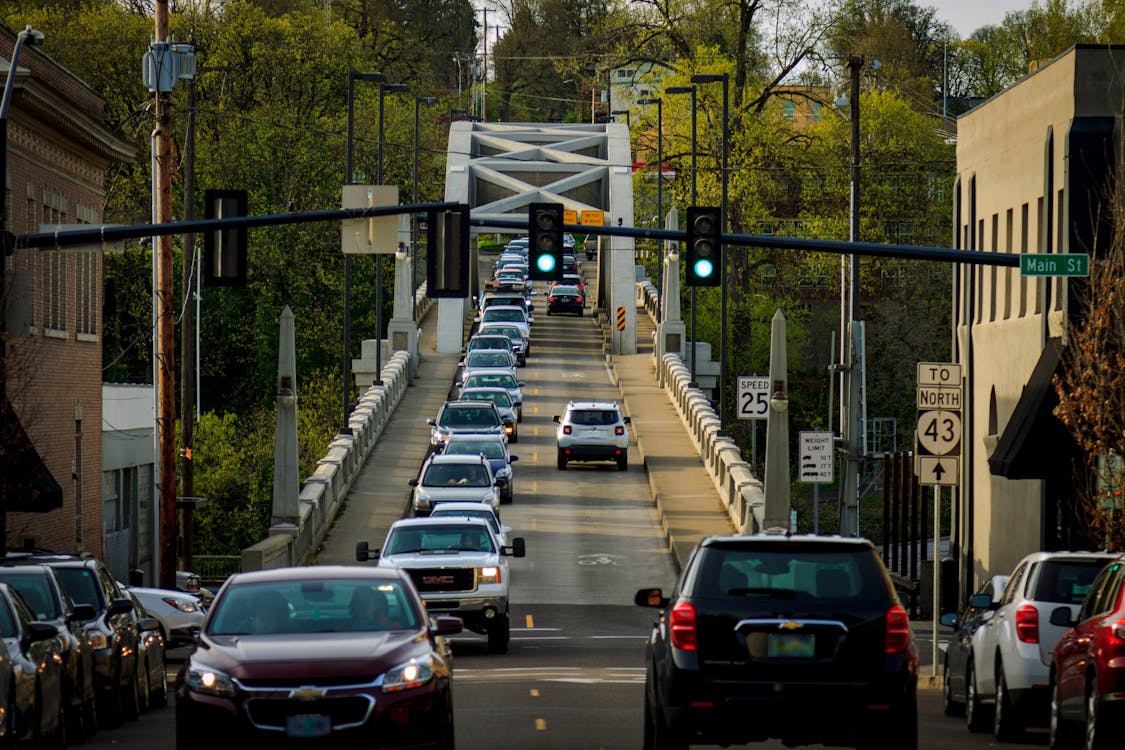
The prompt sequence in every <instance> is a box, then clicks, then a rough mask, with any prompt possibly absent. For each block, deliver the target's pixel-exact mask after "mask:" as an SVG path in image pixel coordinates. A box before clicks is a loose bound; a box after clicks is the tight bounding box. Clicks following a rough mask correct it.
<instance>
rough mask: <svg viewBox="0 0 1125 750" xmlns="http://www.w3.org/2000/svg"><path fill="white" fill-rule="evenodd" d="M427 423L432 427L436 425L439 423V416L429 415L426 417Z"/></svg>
mask: <svg viewBox="0 0 1125 750" xmlns="http://www.w3.org/2000/svg"><path fill="white" fill-rule="evenodd" d="M426 424H428V425H429V426H430V427H433V426H434V425H436V424H437V418H436V417H427V418H426Z"/></svg>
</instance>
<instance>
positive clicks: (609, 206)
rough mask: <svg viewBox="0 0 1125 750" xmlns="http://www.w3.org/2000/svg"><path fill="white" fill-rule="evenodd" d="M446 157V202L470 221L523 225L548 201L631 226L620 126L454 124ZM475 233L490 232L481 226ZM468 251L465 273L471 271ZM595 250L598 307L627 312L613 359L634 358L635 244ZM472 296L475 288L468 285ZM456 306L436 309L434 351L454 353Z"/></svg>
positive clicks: (606, 243) (607, 244) (625, 144)
mask: <svg viewBox="0 0 1125 750" xmlns="http://www.w3.org/2000/svg"><path fill="white" fill-rule="evenodd" d="M446 156H447V158H446V181H445V200H446V201H451V202H457V203H466V204H468V205H469V209H470V215H471V216H472V218H473V219H480V220H490V219H492V220H504V221H513V220H517V221H526V220H527V206H528V204H530V203H538V202H550V203H561V204H563V207H564V208H565V209H568V210H574V211H578V212H581V211H584V210H600V211H602V212H603V213H604V215H605V217H606V221H607V222H611V223H613V224H617V225H621V226H633V181H632V180H633V178H632V163H633V159H632V153H631V151H630V145H629V130H628V127H627V126H626V125H624V124H621V123H599V124H588V123H516V122H508V123H505V122H468V121H461V122H455V123H452V125H451V127H450V130H449V146H448V151H447V155H446ZM473 231H474V234H479V233H481V232H489V230H488V229H487V228H483V229H482V228H479V227H474V229H473ZM492 231H499V232H511V231H512V230H510V229H508V230H500V229H497V230H492ZM472 244H473V248H474V257H473V258H472V259H471V265H470V268H475V267H476V258H475V243H472ZM601 248H602V250H601V252H599V253H598V271H597V272H598V289H599V299H598V300H597V306H598V307H599V308H600V309H602V310H604V311H605V313H606V315H608V316H609V317H610V319H614V311H616V310H618V309H619V308H622V307H623V308H624V309H625V311H626V320H625V326H624V329H623V330H618V329H617V327H616V325H615V326H613V327H611V330H612V348H613V352H614V353H617V354H635V353H636V351H637V342H636V330H637V328H636V325H637V322H636V301H635V297H636V289H635V279H636V271H635V261H634V253H633V249H634V243H633V239H632V238H624V237H620V238H619V237H615V238H609V237H603V238H602V243H601ZM474 291H475V292H479V289H478V288H476V287H475V286H474ZM457 302H462V303H467V301H464V300H449V301H448V304H447V301H446V300H442V301H441V303H440V304H439V336H438V347H439V351H446V350H447V349H446V347H452V346H453V338H454V324H453V322H452V318H453V317H454V316H455V315H456V314H457V311H456V309H454V308H456V305H455V304H454V303H457ZM446 307H448V308H449V312H448V315H449V317H450V322H449V324H448V330H449V335H448V336H442V334H441V332H442V331H444V330H446V326H443V325H442V324H441V323H440V320H444V316H443V315H442V313H441V310H443V309H445V308H446ZM461 309H463V304H462V308H461ZM460 346H461V342H460V341H459V340H458V341H457V343H456V347H457V348H458V349H459V348H460ZM449 350H450V351H452V350H453V349H449Z"/></svg>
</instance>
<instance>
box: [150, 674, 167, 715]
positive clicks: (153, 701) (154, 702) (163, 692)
mask: <svg viewBox="0 0 1125 750" xmlns="http://www.w3.org/2000/svg"><path fill="white" fill-rule="evenodd" d="M149 704H150V705H151V706H152V707H153V708H164V707H165V706H167V705H168V670H167V669H162V670H160V681H159V682H158V683H157V684H156V688H155V689H154V690H153V691H152V697H151V698H150V699H149Z"/></svg>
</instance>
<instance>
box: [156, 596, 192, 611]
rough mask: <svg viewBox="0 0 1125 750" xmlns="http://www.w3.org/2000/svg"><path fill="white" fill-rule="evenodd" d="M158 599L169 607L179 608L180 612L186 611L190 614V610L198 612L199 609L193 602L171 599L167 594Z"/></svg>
mask: <svg viewBox="0 0 1125 750" xmlns="http://www.w3.org/2000/svg"><path fill="white" fill-rule="evenodd" d="M160 601H162V602H164V603H165V604H167V605H168V606H169V607H175V608H176V609H178V610H180V611H181V612H186V613H189V614H190V613H192V612H198V611H199V607H198V606H197V605H196V603H195V602H191V601H186V600H184V599H173V598H172V597H170V596H168V597H165V598H163V599H161V600H160Z"/></svg>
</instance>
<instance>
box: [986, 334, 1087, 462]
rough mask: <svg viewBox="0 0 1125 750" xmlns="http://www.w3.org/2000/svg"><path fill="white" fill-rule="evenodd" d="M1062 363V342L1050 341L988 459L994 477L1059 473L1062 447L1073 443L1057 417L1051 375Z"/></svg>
mask: <svg viewBox="0 0 1125 750" xmlns="http://www.w3.org/2000/svg"><path fill="white" fill-rule="evenodd" d="M1061 361H1062V345H1061V344H1060V343H1059V339H1048V340H1047V345H1046V346H1045V347H1044V348H1043V353H1042V354H1040V355H1039V362H1037V363H1036V365H1035V369H1034V370H1032V372H1031V378H1030V379H1028V381H1027V385H1025V386H1024V387H1023V392H1022V393H1020V400H1019V401H1018V402H1017V403H1016V408H1015V411H1013V412H1012V418H1011V419H1009V420H1008V424H1007V426H1005V427H1004V432H1003V434H1001V435H1000V438H999V439H998V440H997V441H996V448H995V450H993V451H992V455H991V456H989V458H988V467H989V469H990V470H991V471H992V474H993V475H994V476H1000V477H1005V478H1007V479H1047V478H1049V477H1051V476H1054V475H1056V474H1057V473H1058V462H1059V456H1060V455H1063V453H1065V452H1066V451H1060V448H1061V447H1062V446H1065V445H1067V443H1069V442H1070V441H1071V437H1070V434H1069V433H1068V432H1067V430H1066V427H1065V426H1064V425H1063V424H1062V422H1060V421H1059V420H1058V418H1057V417H1056V416H1055V415H1054V410H1055V407H1056V406H1058V404H1059V397H1058V394H1056V393H1055V389H1054V387H1052V386H1051V376H1053V375H1054V374H1055V373H1056V372H1057V371H1058V369H1059V363H1060V362H1061Z"/></svg>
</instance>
